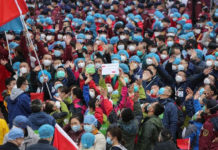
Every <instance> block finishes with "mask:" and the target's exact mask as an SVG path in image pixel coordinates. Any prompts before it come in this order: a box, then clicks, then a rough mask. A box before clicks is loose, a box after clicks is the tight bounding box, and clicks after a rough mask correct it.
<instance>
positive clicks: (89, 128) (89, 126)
mask: <svg viewBox="0 0 218 150" xmlns="http://www.w3.org/2000/svg"><path fill="white" fill-rule="evenodd" d="M84 130H85V131H86V132H92V125H84Z"/></svg>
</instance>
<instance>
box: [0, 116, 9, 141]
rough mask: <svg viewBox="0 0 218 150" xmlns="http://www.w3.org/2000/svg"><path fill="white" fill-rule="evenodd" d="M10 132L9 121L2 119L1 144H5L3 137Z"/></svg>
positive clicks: (0, 121)
mask: <svg viewBox="0 0 218 150" xmlns="http://www.w3.org/2000/svg"><path fill="white" fill-rule="evenodd" d="M8 132H9V129H8V125H7V122H6V121H5V120H4V119H0V145H2V144H3V139H4V137H5V135H6V134H7V133H8Z"/></svg>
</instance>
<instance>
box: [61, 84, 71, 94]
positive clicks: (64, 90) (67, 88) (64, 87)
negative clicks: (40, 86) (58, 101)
mask: <svg viewBox="0 0 218 150" xmlns="http://www.w3.org/2000/svg"><path fill="white" fill-rule="evenodd" d="M61 92H63V93H65V94H68V93H70V92H71V88H69V87H67V86H63V87H62V89H61Z"/></svg>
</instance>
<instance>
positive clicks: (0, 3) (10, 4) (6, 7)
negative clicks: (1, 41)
mask: <svg viewBox="0 0 218 150" xmlns="http://www.w3.org/2000/svg"><path fill="white" fill-rule="evenodd" d="M27 11H28V8H27V6H26V2H25V1H24V0H0V26H2V25H4V24H6V23H7V22H9V21H11V20H13V19H15V18H17V17H19V16H20V15H21V14H25V13H26V12H27Z"/></svg>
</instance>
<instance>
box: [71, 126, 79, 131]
mask: <svg viewBox="0 0 218 150" xmlns="http://www.w3.org/2000/svg"><path fill="white" fill-rule="evenodd" d="M71 129H72V130H73V132H78V131H79V130H80V125H73V126H71Z"/></svg>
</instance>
